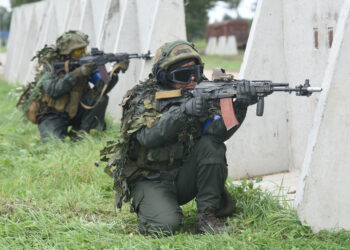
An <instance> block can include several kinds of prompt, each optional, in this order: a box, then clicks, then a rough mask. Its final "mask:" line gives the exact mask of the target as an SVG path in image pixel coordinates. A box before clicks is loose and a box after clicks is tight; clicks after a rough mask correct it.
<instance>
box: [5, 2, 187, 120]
mask: <svg viewBox="0 0 350 250" xmlns="http://www.w3.org/2000/svg"><path fill="white" fill-rule="evenodd" d="M174 23H176V25H175V26H174V25H173V24H174ZM71 29H75V30H81V31H83V32H85V33H87V34H88V35H89V37H90V47H98V48H100V49H102V50H104V51H105V52H129V53H145V52H147V50H149V49H150V50H151V51H152V52H154V51H155V50H156V49H157V48H158V47H160V46H161V45H162V44H163V43H165V42H168V41H173V40H178V39H186V31H185V18H184V6H183V0H99V1H95V0H45V1H40V2H37V3H33V4H27V5H22V6H20V7H18V8H15V9H14V10H13V15H12V23H11V28H10V37H9V42H8V47H7V51H8V52H7V63H6V65H5V71H4V77H5V79H6V80H8V81H10V82H20V83H21V84H26V83H27V82H28V81H31V80H32V79H33V77H34V66H35V62H30V59H31V58H32V56H34V54H35V52H36V51H37V50H39V49H41V48H42V47H43V46H44V45H45V44H53V43H54V42H55V40H56V38H57V37H58V36H59V35H61V34H62V33H63V32H65V31H68V30H71ZM151 65H152V61H148V62H144V61H141V60H140V61H139V60H132V62H131V63H130V67H129V70H128V71H127V72H126V74H121V75H120V77H119V82H118V85H117V86H116V87H115V88H114V89H113V90H112V92H111V93H110V94H109V96H110V104H109V106H108V112H109V113H110V114H111V115H112V116H113V117H114V118H119V117H120V115H121V113H120V107H119V103H120V102H121V98H122V96H123V95H124V93H125V92H126V90H127V89H130V88H131V87H133V86H134V85H135V84H136V83H138V81H139V80H142V79H144V78H145V77H146V76H147V75H148V74H149V72H150V69H151Z"/></svg>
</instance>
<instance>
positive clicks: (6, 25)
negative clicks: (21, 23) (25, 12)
mask: <svg viewBox="0 0 350 250" xmlns="http://www.w3.org/2000/svg"><path fill="white" fill-rule="evenodd" d="M10 22H11V15H10V12H8V11H7V9H5V8H4V7H0V30H2V31H4V30H9V29H10Z"/></svg>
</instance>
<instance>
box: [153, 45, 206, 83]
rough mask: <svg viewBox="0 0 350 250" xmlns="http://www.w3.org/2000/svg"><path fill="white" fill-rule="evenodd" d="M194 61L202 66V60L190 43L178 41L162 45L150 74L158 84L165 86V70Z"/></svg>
mask: <svg viewBox="0 0 350 250" xmlns="http://www.w3.org/2000/svg"><path fill="white" fill-rule="evenodd" d="M191 59H192V60H193V59H194V60H196V61H197V63H198V64H199V65H201V66H203V62H202V59H201V57H200V55H199V53H198V51H197V50H196V49H195V47H194V45H193V44H192V43H189V42H186V41H183V40H178V41H174V42H169V43H165V44H164V45H162V46H161V47H160V48H159V49H158V50H157V51H156V54H155V56H154V64H153V68H152V73H153V75H154V77H155V78H156V79H157V80H158V82H159V83H161V84H162V83H164V84H165V85H166V84H167V83H166V82H167V77H166V74H167V70H168V69H169V68H170V67H172V66H173V65H177V64H178V63H180V62H184V61H186V60H191Z"/></svg>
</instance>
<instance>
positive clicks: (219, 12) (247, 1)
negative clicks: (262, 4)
mask: <svg viewBox="0 0 350 250" xmlns="http://www.w3.org/2000/svg"><path fill="white" fill-rule="evenodd" d="M255 2H256V0H243V1H242V2H241V4H240V5H239V8H238V11H239V14H240V15H241V17H243V18H248V19H251V18H253V17H254V12H252V10H251V8H252V5H253V3H255ZM227 7H228V4H227V3H224V2H221V1H218V2H217V4H216V6H215V7H214V8H213V9H211V10H209V13H208V15H209V23H213V22H216V21H222V18H223V17H224V15H225V14H227V15H229V16H232V17H233V18H235V17H237V15H236V12H235V11H234V10H230V9H228V8H227Z"/></svg>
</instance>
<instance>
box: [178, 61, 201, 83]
mask: <svg viewBox="0 0 350 250" xmlns="http://www.w3.org/2000/svg"><path fill="white" fill-rule="evenodd" d="M195 64H196V63H195V62H194V61H191V62H188V63H185V64H183V65H181V67H186V66H192V65H195ZM195 80H196V78H195V77H194V76H192V77H191V81H190V83H189V84H181V83H175V82H173V83H172V87H173V88H174V89H193V88H194V87H195V86H196V84H197V82H196V81H195Z"/></svg>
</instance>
